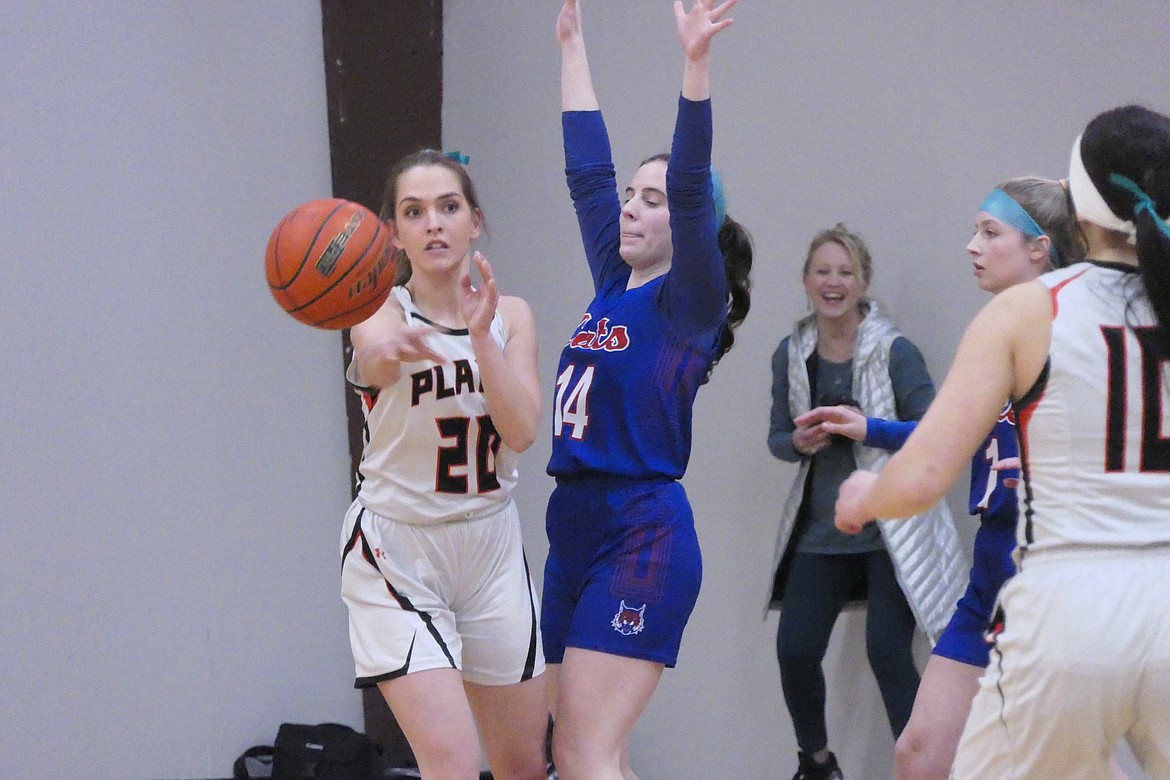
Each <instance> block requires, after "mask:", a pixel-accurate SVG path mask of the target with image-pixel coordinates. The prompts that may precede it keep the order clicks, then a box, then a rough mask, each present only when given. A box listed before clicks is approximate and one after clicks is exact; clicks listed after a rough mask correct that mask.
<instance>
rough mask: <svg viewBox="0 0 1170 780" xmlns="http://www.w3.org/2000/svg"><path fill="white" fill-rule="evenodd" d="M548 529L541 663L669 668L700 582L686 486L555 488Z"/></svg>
mask: <svg viewBox="0 0 1170 780" xmlns="http://www.w3.org/2000/svg"><path fill="white" fill-rule="evenodd" d="M545 526H546V530H547V532H548V541H549V551H548V559H547V561H546V563H545V569H544V594H543V597H542V599H541V604H542V610H541V619H540V624H541V634H542V636H543V639H544V654H545V659H546V660H547V661H548V662H549V663H560V662H561V660H562V659H563V658H564V655H565V648H566V647H579V648H583V649H586V650H596V651H599V652H603V653H610V654H613V655H620V656H626V657H629V658H639V659H643V660H647V661H654V662H657V663H661V664H664V665H666V666H668V667H670V666H674V665H675V662H676V661H677V660H678V649H679V644H680V643H681V641H682V634H683V629H684V628H685V627H686V624H687V620H688V619H689V618H690V615H691V610H692V609H694V606H695V601H696V600H697V599H698V596H699V584H700V582H701V581H702V577H703V564H702V558H701V556H700V554H699V540H698V536H697V535H696V534H695V522H694V515H693V514H692V512H691V506H690V503H689V502H688V501H687V496H686V492H685V491H684V490H683V487H682V485H680V484H679V483H677V482H645V481H636V482H635V481H630V480H611V479H585V480H564V479H558V480H557V487H556V489H555V490H553V493H552V495H551V496H550V497H549V502H548V513H547V515H546V521H545Z"/></svg>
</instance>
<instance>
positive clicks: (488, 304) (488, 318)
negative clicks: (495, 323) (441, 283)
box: [459, 252, 500, 334]
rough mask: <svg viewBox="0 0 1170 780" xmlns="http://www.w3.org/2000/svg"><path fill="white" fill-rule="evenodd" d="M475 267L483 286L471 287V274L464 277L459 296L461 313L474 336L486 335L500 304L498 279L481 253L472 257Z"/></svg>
mask: <svg viewBox="0 0 1170 780" xmlns="http://www.w3.org/2000/svg"><path fill="white" fill-rule="evenodd" d="M472 260H474V261H475V267H476V268H477V269H479V276H480V279H481V280H482V282H483V283H482V284H481V285H480V286H479V287H478V288H472V286H471V274H470V273H467V274H464V275H463V279H462V280H461V285H462V290H461V292H460V295H459V311H460V313H461V314H462V315H463V321H464V322H466V323H467V329H468V330H469V331H470V332H471V333H473V334H482V333H486V332H487V330H488V328H489V327H491V324H492V318H493V317H495V316H496V306H497V305H498V304H499V302H500V291H499V288H497V287H496V278H495V277H494V276H493V275H492V267H491V264H489V263H488V261H487V258H485V257H484V256H483V255H482V254H480V253H479V252H476V253H475V254H474V255H473V256H472Z"/></svg>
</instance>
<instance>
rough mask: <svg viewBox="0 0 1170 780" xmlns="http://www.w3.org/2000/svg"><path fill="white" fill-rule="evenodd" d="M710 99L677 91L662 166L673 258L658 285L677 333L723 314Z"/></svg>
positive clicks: (710, 324) (708, 324)
mask: <svg viewBox="0 0 1170 780" xmlns="http://www.w3.org/2000/svg"><path fill="white" fill-rule="evenodd" d="M711 136H712V123H711V101H710V99H708V100H701V101H692V100H687V99H686V98H684V97H682V96H681V95H680V96H679V100H678V119H677V120H676V122H675V128H674V140H673V142H672V143H671V148H670V163H669V164H668V165H667V169H666V198H667V203H668V204H669V205H670V230H671V240H672V242H673V244H674V257H673V259H672V260H671V267H670V272H669V273H668V274H667V279H666V282H665V283H664V285H663V299H662V302H663V305H664V310H665V312H666V316H667V317H668V318H669V319H670V321H671V322H672V323H673V324H674V326H675V327H676V328H677V329H678V330H679V331H680V332H681V333H683V334H686V335H697V334H699V333H703V332H705V331H710V330H712V329H714V328H717V327H719V326H720V325H721V324H722V323H723V321H724V320H726V318H727V296H728V288H727V275H726V271H725V270H724V267H723V254H722V252H720V251H719V239H718V231H717V227H716V225H715V201H714V196H713V194H712V187H711Z"/></svg>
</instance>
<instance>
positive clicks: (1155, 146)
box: [1070, 105, 1170, 347]
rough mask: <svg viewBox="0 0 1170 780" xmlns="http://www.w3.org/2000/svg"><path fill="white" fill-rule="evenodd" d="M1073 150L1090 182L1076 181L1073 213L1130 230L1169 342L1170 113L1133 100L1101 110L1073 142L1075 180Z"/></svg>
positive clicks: (1074, 164) (1073, 168) (1109, 226)
mask: <svg viewBox="0 0 1170 780" xmlns="http://www.w3.org/2000/svg"><path fill="white" fill-rule="evenodd" d="M1078 156H1079V161H1080V163H1081V165H1082V167H1081V169H1080V170H1081V171H1082V172H1083V173H1082V175H1083V176H1084V177H1085V178H1087V179H1088V180H1089V182H1090V185H1089V186H1086V185H1085V184H1084V183H1083V182H1082V184H1081V188H1080V189H1081V190H1082V197H1081V200H1083V201H1084V202H1085V206H1086V208H1082V204H1081V202H1080V201H1078V202H1077V212H1078V216H1079V217H1081V218H1084V219H1088V220H1089V221H1091V222H1094V223H1097V224H1100V225H1102V226H1103V227H1105V228H1107V229H1110V230H1115V231H1118V232H1126V233H1128V234H1129V238H1130V241H1131V242H1132V243H1133V244H1135V247H1136V249H1137V259H1138V269H1139V270H1140V272H1141V277H1142V283H1143V284H1144V286H1145V290H1146V294H1147V295H1148V297H1149V299H1150V303H1151V304H1152V305H1153V307H1154V312H1155V313H1156V314H1157V317H1158V324H1159V326H1160V327H1159V330H1160V331H1161V335H1162V341H1163V343H1164V344H1165V345H1167V347H1170V225H1167V223H1166V220H1167V217H1170V117H1167V116H1165V115H1163V114H1159V113H1158V112H1156V111H1151V110H1150V109H1148V108H1144V107H1142V106H1136V105H1130V106H1122V107H1120V108H1115V109H1112V110H1110V111H1106V112H1105V113H1103V114H1100V115H1098V116H1097V117H1096V118H1094V119H1093V121H1091V122H1090V123H1089V124H1088V126H1087V127H1086V128H1085V132H1084V133H1082V135H1081V137H1080V138H1079V139H1078V143H1077V145H1076V146H1074V149H1073V161H1072V166H1071V170H1070V178H1072V179H1073V180H1074V183H1075V179H1076V177H1077V174H1078V167H1077V163H1078ZM1092 190H1095V192H1093V191H1092ZM1094 195H1096V197H1097V199H1098V200H1099V201H1100V204H1099V205H1097V206H1096V208H1095V204H1094V201H1093V196H1094ZM1073 196H1074V199H1075V198H1076V197H1077V191H1076V190H1075V189H1074V191H1073ZM1101 206H1103V207H1104V210H1102V209H1101Z"/></svg>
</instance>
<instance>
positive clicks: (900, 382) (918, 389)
mask: <svg viewBox="0 0 1170 780" xmlns="http://www.w3.org/2000/svg"><path fill="white" fill-rule="evenodd" d="M890 381H891V382H892V383H893V386H894V399H895V401H896V403H897V407H898V419H899V420H921V419H922V415H924V414H926V408H927V407H928V406H930V403H931V401H933V400H934V382H932V381H931V379H930V374H929V373H928V372H927V370H926V361H925V360H923V359H922V353H921V352H919V351H918V347H916V346H914V345H913V344H911V343H910V340H909V339H907V338H904V337H899V338H897V339H894V343H893V344H891V345H890Z"/></svg>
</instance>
